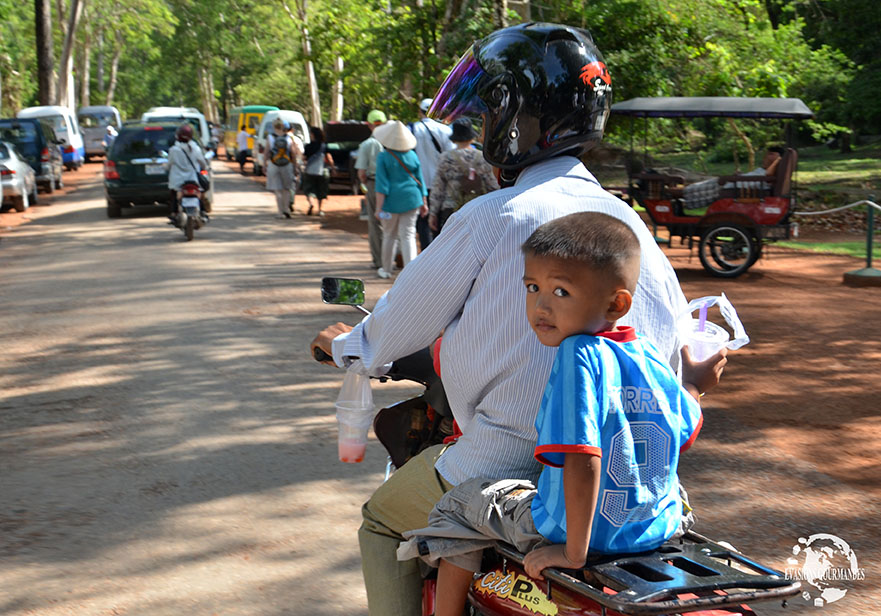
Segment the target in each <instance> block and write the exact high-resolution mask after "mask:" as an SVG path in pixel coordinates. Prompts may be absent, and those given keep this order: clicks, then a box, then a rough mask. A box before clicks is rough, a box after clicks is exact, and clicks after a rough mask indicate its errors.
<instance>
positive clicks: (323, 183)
mask: <svg viewBox="0 0 881 616" xmlns="http://www.w3.org/2000/svg"><path fill="white" fill-rule="evenodd" d="M309 136H310V141H309V143H308V144H306V148H305V149H306V151H305V155H306V172H305V174H304V175H303V192H304V193H305V194H306V201H308V202H309V209H308V210H307V211H306V215H307V216H311V215H312V211H313V209H314V207H315V204H314V203H313V201H312V200H313V199H315V200H316V201H317V202H318V215H319V216H324V211H322V209H321V207H322V205H323V204H324V200H325V199H327V187H328V184H329V183H330V169H328V168H327V165H328V164H330V165H332V164H333V159H331V158H330V155H329V154H328V152H327V144H326V143H324V131H322V130H321V129H320V128H318V127H317V126H310V127H309Z"/></svg>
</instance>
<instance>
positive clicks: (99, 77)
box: [95, 32, 104, 92]
mask: <svg viewBox="0 0 881 616" xmlns="http://www.w3.org/2000/svg"><path fill="white" fill-rule="evenodd" d="M95 80H96V81H97V82H98V92H103V91H104V33H103V32H99V33H98V60H97V62H96V63H95Z"/></svg>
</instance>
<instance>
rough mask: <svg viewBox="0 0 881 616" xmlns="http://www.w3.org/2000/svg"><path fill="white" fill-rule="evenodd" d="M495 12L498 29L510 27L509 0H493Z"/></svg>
mask: <svg viewBox="0 0 881 616" xmlns="http://www.w3.org/2000/svg"><path fill="white" fill-rule="evenodd" d="M493 8H494V9H495V10H494V11H493V13H494V15H493V17H494V18H495V19H494V21H495V24H496V27H497V28H507V27H508V0H493Z"/></svg>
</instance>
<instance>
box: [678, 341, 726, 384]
mask: <svg viewBox="0 0 881 616" xmlns="http://www.w3.org/2000/svg"><path fill="white" fill-rule="evenodd" d="M727 363H728V348H727V347H722V350H721V351H719V352H718V353H716V354H715V355H713V356H711V357H708V358H707V359H705V360H704V361H695V360H694V358H693V357H692V356H691V350H690V349H689V348H688V345H685V346H684V347H682V382H683V383H684V384H686V385H688V384H691V385H693V386H694V387H695V388H696V389H697V391H698V393H699V394H705V393H707V392H708V391H709V390H711V389H712V388H713V387H715V386H716V385H718V384H719V380H720V379H721V378H722V370H723V369H724V368H725V364H727Z"/></svg>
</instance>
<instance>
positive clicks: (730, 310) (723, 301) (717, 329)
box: [680, 293, 749, 361]
mask: <svg viewBox="0 0 881 616" xmlns="http://www.w3.org/2000/svg"><path fill="white" fill-rule="evenodd" d="M712 306H718V307H719V311H720V312H721V313H722V318H724V319H725V322H726V323H727V324H728V325H729V327H731V329H732V330H733V332H734V338H733V339H732V338H731V334H729V333H728V331H727V330H726V329H725V328H723V327H722V326H721V325H717V324H716V323H713V322H712V321H710V320H708V318H707V313H708V311H709V309H710V308H711V307H712ZM695 310H697V311H698V317H697V318H693V317H692V314H693V313H694V311H695ZM680 334H681V336H682V340H683V344H687V345H688V348H689V350H690V351H691V356H692V357H693V358H694V360H695V361H703V360H705V359H707V358H709V357H711V356H713V355H715V354H716V353H718V352H719V351H720V350H722V347H725V346H727V347H728V348H729V349H731V350H732V351H733V350H736V349H739V348H740V347H742V346H743V345H745V344H748V343H749V336H747V335H746V330H745V329H744V328H743V324H742V323H741V322H740V318H739V317H738V316H737V311H736V310H735V309H734V306H732V305H731V301H730V300H729V299H728V298H727V297H725V294H724V293H722V295H720V296H707V297H701V298H698V299H693V300H691V301H690V302H689V303H688V309H687V310H686V311H685V312H683V314H682V315H681V318H680Z"/></svg>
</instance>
